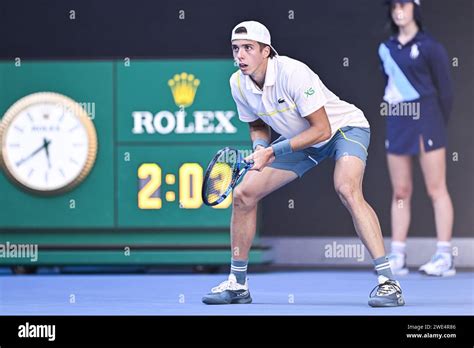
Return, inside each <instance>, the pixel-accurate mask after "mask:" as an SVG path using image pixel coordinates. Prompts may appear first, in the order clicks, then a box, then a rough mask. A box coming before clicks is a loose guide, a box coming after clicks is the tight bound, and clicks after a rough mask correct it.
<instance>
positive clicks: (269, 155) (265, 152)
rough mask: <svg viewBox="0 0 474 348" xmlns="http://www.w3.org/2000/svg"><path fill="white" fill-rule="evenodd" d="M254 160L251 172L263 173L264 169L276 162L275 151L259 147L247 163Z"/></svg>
mask: <svg viewBox="0 0 474 348" xmlns="http://www.w3.org/2000/svg"><path fill="white" fill-rule="evenodd" d="M250 160H253V162H254V163H253V166H252V168H250V170H256V171H259V172H260V171H261V170H262V169H263V168H265V167H266V166H268V165H269V164H271V163H272V162H273V161H274V160H275V156H274V155H273V149H272V148H271V147H267V148H263V147H258V148H257V150H255V152H254V153H253V154H251V155H250V156H248V157H246V158H245V161H250Z"/></svg>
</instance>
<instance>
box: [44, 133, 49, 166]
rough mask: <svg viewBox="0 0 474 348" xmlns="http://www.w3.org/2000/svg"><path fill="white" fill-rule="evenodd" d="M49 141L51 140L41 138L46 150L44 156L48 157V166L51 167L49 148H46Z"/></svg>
mask: <svg viewBox="0 0 474 348" xmlns="http://www.w3.org/2000/svg"><path fill="white" fill-rule="evenodd" d="M50 143H51V140H47V139H46V138H43V146H44V150H45V151H46V157H47V158H48V168H50V169H51V161H50V159H49V150H48V147H49V144H50Z"/></svg>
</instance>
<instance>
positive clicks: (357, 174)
mask: <svg viewBox="0 0 474 348" xmlns="http://www.w3.org/2000/svg"><path fill="white" fill-rule="evenodd" d="M364 169H365V164H364V163H363V161H362V160H360V159H359V158H358V157H355V156H344V157H341V158H340V159H339V160H337V161H336V168H335V170H334V186H335V188H336V192H337V193H338V195H339V197H340V199H341V201H342V203H343V204H344V205H345V207H346V208H347V209H348V210H349V212H350V214H351V215H352V221H353V222H354V227H355V229H356V232H357V234H358V235H359V238H360V239H361V241H362V242H363V243H364V245H365V247H366V248H367V249H368V250H369V253H370V255H371V256H372V259H373V261H374V264H375V270H376V272H377V274H378V283H379V284H378V285H377V286H376V287H375V288H374V290H372V292H371V294H370V296H369V305H370V306H373V307H396V306H403V305H404V304H405V301H404V300H403V297H402V291H401V288H400V284H399V283H398V282H397V281H395V280H393V275H392V272H391V270H390V265H389V262H388V259H387V258H386V256H385V248H384V244H383V237H382V231H381V228H380V223H379V220H378V218H377V215H376V214H375V212H374V210H373V209H372V207H371V206H370V205H369V204H368V203H367V202H366V201H365V199H364V195H363V193H362V180H363V176H364ZM375 290H376V291H375ZM374 292H375V295H374Z"/></svg>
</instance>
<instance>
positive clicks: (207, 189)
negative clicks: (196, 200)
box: [202, 147, 253, 206]
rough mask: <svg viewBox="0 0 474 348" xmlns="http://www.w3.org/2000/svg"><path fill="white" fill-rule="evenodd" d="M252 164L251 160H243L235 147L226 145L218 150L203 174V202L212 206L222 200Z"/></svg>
mask: <svg viewBox="0 0 474 348" xmlns="http://www.w3.org/2000/svg"><path fill="white" fill-rule="evenodd" d="M252 166H253V161H248V162H247V161H245V160H244V158H243V157H242V154H241V153H240V152H239V151H238V150H236V149H233V148H230V147H226V148H223V149H221V150H219V151H218V152H217V153H216V155H215V156H214V158H213V159H212V160H211V161H210V162H209V165H208V166H207V169H206V173H205V174H204V182H203V185H202V201H203V202H204V204H206V205H209V206H214V205H217V204H219V203H221V202H223V201H224V200H225V199H226V198H227V197H228V196H229V194H230V193H231V192H232V190H233V189H234V187H235V186H237V184H238V183H239V182H240V181H241V179H242V178H243V176H244V175H245V173H247V171H248V170H249V169H250V168H252Z"/></svg>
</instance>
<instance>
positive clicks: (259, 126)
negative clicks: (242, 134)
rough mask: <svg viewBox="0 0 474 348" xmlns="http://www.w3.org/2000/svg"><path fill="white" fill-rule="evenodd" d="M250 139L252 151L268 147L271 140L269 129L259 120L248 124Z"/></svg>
mask: <svg viewBox="0 0 474 348" xmlns="http://www.w3.org/2000/svg"><path fill="white" fill-rule="evenodd" d="M249 131H250V139H252V144H253V150H254V151H256V150H260V149H262V148H266V147H268V145H269V144H270V140H271V129H270V126H269V125H268V124H266V123H265V122H263V121H262V120H261V119H258V120H255V121H252V122H249Z"/></svg>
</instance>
